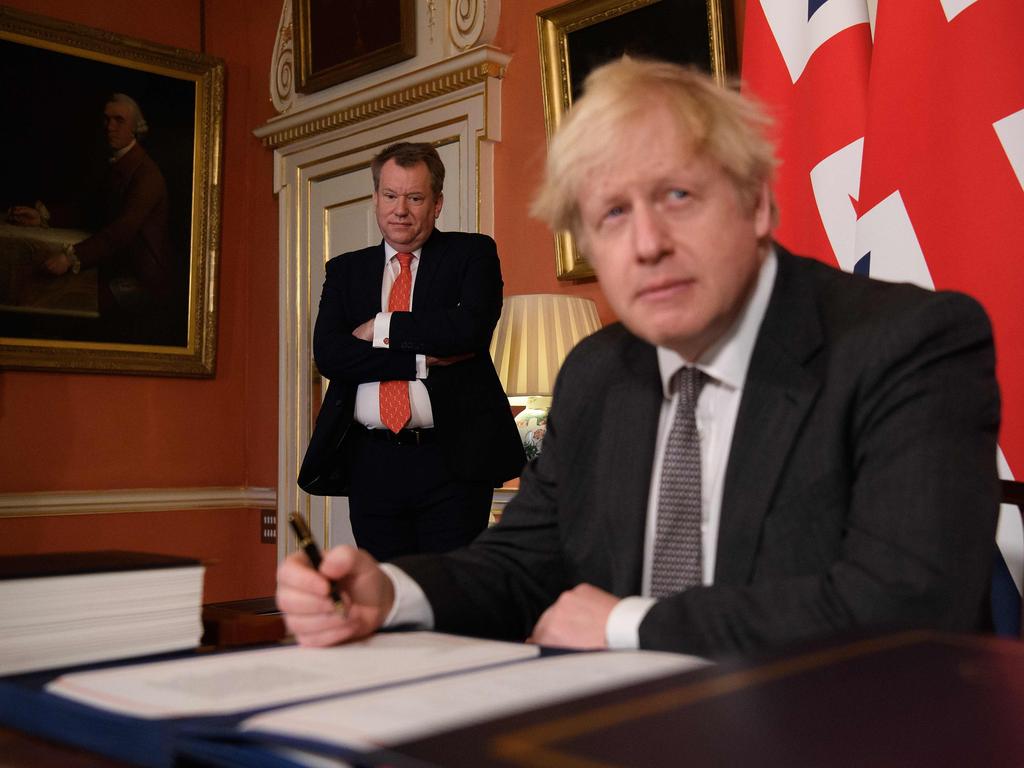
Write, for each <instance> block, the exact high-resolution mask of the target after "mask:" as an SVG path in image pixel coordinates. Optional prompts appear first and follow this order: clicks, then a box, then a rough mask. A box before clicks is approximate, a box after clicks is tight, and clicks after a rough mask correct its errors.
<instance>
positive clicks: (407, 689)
mask: <svg viewBox="0 0 1024 768" xmlns="http://www.w3.org/2000/svg"><path fill="white" fill-rule="evenodd" d="M538 654H539V649H538V648H537V647H536V646H533V645H526V644H522V643H506V642H499V641H494V640H481V639H474V638H467V637H458V636H454V635H445V634H440V633H434V632H400V633H385V634H378V635H374V636H372V637H370V638H368V639H366V640H363V641H360V642H356V643H351V644H348V645H341V646H335V647H331V648H301V647H297V646H276V647H274V648H267V649H259V650H251V651H240V652H236V653H229V654H215V655H211V656H203V657H193V658H188V659H175V660H170V661H163V662H152V663H145V664H134V665H128V666H119V667H116V668H111V669H101V670H93V671H84V672H77V673H70V674H66V675H63V676H61V677H59V678H57V679H56V680H53V681H52V682H50V683H49V684H48V685H47V691H49V692H50V693H53V694H56V695H58V696H63V697H67V698H71V699H74V700H75V701H78V702H80V703H84V704H88V705H91V706H93V707H98V708H100V709H103V710H107V711H110V712H116V713H120V714H122V715H128V716H130V717H132V718H147V719H151V720H155V719H161V718H175V719H177V718H193V717H202V716H216V715H222V716H223V715H228V714H229V713H237V714H239V715H242V714H245V713H252V712H253V710H255V711H256V713H255V714H252V715H251V716H249V717H247V718H245V719H242V720H241V722H240V723H238V724H237V726H236V725H228V726H226V727H224V728H223V729H222V730H223V732H221V733H218V729H217V727H213V728H212V730H211V729H210V728H209V727H203V726H200V727H199V728H198V729H197V730H195V731H194V732H193V733H192V734H189V733H187V732H186V733H185V734H182V736H183V738H184V741H182V742H180V743H179V744H178V745H177V746H178V748H179V749H182V748H184V750H185V752H186V753H188V752H189V751H190V750H198V753H199V754H202V755H207V754H210V752H209V750H213V752H217V749H218V747H217V743H218V740H219V739H220V738H222V737H223V738H227V739H230V740H232V741H234V740H238V739H244V740H245V741H247V742H249V743H251V744H254V745H262V746H263V747H264V748H266V749H269V750H271V751H273V752H274V753H276V754H277V755H278V756H279V757H280V758H281V760H282V762H283V763H284V764H289V765H293V764H302V765H318V764H322V758H324V757H326V758H337V757H338V756H346V755H349V756H350V755H352V754H365V753H367V752H371V751H375V750H377V749H380V748H387V747H391V746H394V745H396V744H400V743H402V742H406V741H409V740H411V739H415V738H419V737H422V736H426V735H431V734H436V733H441V732H444V731H448V730H451V729H454V728H459V727H463V726H466V725H471V724H474V723H479V722H482V721H486V720H490V719H493V718H497V717H501V716H505V715H509V714H513V713H517V712H523V711H528V710H531V709H535V708H538V707H541V706H545V705H548V704H554V703H557V702H562V701H567V700H570V699H574V698H578V697H580V696H583V695H587V694H592V693H597V692H601V691H607V690H611V689H614V688H619V687H622V686H626V685H629V684H632V683H638V682H641V681H644V680H649V679H652V678H658V677H663V676H666V675H671V674H675V673H679V672H684V671H688V670H691V669H695V668H699V667H702V666H704V665H706V664H708V663H709V662H708V661H706V660H705V659H699V658H696V657H693V656H683V655H680V654H673V653H659V652H653V651H598V652H591V653H571V654H561V655H556V656H550V657H545V658H540V659H538V658H535V657H536V656H537V655H538ZM289 705H290V706H289ZM179 722H180V721H179ZM137 727H138V726H137ZM218 759H224V760H227V758H226V757H224V756H223V755H221V756H220V757H218ZM247 759H248V758H246V757H245V755H243V756H242V758H241V763H240V764H242V765H247V764H249V763H248V762H247ZM217 764H221V763H220V762H218V763H217ZM223 764H225V765H228V764H234V763H231V762H230V761H227V762H224V763H223Z"/></svg>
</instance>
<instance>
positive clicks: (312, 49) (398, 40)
mask: <svg viewBox="0 0 1024 768" xmlns="http://www.w3.org/2000/svg"><path fill="white" fill-rule="evenodd" d="M292 18H293V19H295V29H296V33H295V62H296V65H297V66H296V70H297V75H298V77H297V78H296V86H295V87H296V90H297V91H298V92H299V93H314V92H315V91H319V90H322V89H324V88H329V87H330V86H332V85H337V84H338V83H344V82H346V81H348V80H354V79H355V78H357V77H361V76H362V75H366V74H369V73H370V72H375V71H377V70H378V69H382V68H384V67H387V66H390V65H392V64H397V63H398V62H400V61H405V60H406V59H411V58H412V57H413V56H415V55H416V2H415V0H374V1H373V2H372V3H357V2H353V0H292Z"/></svg>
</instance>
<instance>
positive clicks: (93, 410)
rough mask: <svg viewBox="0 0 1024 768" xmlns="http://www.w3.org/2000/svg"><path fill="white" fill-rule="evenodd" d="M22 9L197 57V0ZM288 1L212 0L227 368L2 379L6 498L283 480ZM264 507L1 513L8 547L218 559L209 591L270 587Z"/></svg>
mask: <svg viewBox="0 0 1024 768" xmlns="http://www.w3.org/2000/svg"><path fill="white" fill-rule="evenodd" d="M7 1H8V4H9V5H11V6H13V7H15V8H18V9H20V10H24V11H29V12H32V13H37V14H41V15H45V16H49V17H52V18H57V19H61V20H65V21H70V22H74V23H76V24H83V25H87V26H93V27H99V28H102V29H105V30H108V31H111V32H114V33H117V34H122V35H126V36H130V37H135V38H140V39H143V40H148V41H152V42H156V43H161V44H164V45H170V46H175V47H179V48H184V49H188V50H192V51H199V50H202V49H203V46H204V41H203V40H202V39H200V38H201V30H202V29H203V25H202V24H201V19H200V9H201V8H202V5H201V3H200V2H199V0H160V1H159V2H150V3H144V4H139V3H137V2H128V1H127V0H101V1H99V2H91V3H82V2H80V1H79V0H7ZM280 12H281V3H280V2H279V0H263V1H262V2H246V1H245V0H208V1H207V2H206V3H205V38H206V39H205V51H206V52H207V53H209V54H212V55H214V56H219V57H221V58H223V59H224V60H225V63H226V71H227V78H226V80H227V87H226V93H227V98H226V107H225V114H224V147H223V162H224V166H223V176H222V178H223V198H222V224H221V254H222V255H221V263H220V275H219V289H220V290H219V304H218V308H219V313H220V317H219V322H218V349H217V369H216V376H215V377H213V378H211V379H194V380H193V379H175V378H164V377H148V376H147V377H135V376H106V375H70V374H63V373H34V372H22V371H2V372H0V467H2V468H3V469H2V470H0V493H16V492H29V491H59V490H93V489H121V488H190V487H202V486H234V487H238V486H256V487H273V486H274V485H275V484H276V481H277V477H276V453H277V203H276V200H275V199H274V196H273V194H272V153H271V152H270V151H269V150H266V149H264V148H263V147H262V146H261V145H260V143H259V141H258V140H257V139H256V138H255V137H253V135H252V129H253V128H254V127H255V126H256V125H258V124H260V123H262V122H263V121H265V120H266V119H267V118H268V117H270V116H271V115H272V114H273V109H272V107H271V105H270V103H269V96H268V85H267V83H268V73H269V68H270V56H271V52H272V50H273V45H274V36H275V33H276V31H277V23H278V19H279V16H280ZM258 515H259V512H258V510H209V511H194V512H160V513H137V514H136V513H126V514H113V515H95V516H93V515H86V516H70V517H48V518H41V519H40V518H15V519H10V518H8V519H0V553H11V552H39V551H45V550H55V549H69V548H74V549H99V548H107V547H115V546H116V547H122V548H133V549H149V550H151V551H164V552H170V553H182V554H191V555H193V556H198V557H200V558H203V559H204V560H205V561H207V563H208V570H207V583H206V599H207V600H225V599H235V598H241V597H249V596H257V595H266V594H270V593H271V592H272V590H273V574H274V561H275V557H276V549H275V547H274V546H273V545H269V544H260V543H259V538H258V530H259V523H258Z"/></svg>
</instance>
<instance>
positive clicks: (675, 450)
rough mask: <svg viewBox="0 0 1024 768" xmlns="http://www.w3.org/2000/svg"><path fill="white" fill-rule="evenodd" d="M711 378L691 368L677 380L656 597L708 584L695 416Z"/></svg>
mask: <svg viewBox="0 0 1024 768" xmlns="http://www.w3.org/2000/svg"><path fill="white" fill-rule="evenodd" d="M705 378H706V376H705V375H704V374H703V373H701V371H699V370H697V369H696V368H692V367H690V366H685V367H683V368H680V369H679V370H678V371H676V373H675V375H673V376H672V389H673V391H677V392H679V402H678V404H677V405H676V415H675V419H674V421H673V422H672V429H671V431H670V432H669V435H668V442H667V443H666V445H665V456H664V460H663V462H662V467H661V483H660V485H659V490H658V523H657V530H656V532H655V537H654V561H653V563H652V567H651V596H652V597H666V596H668V595H672V594H675V593H677V592H681V591H683V590H684V589H686V588H688V587H694V586H698V585H699V584H701V583H702V581H703V554H702V546H701V530H700V525H701V495H700V438H699V436H698V435H697V419H696V416H695V413H694V411H695V409H696V407H697V397H698V396H699V395H700V390H701V388H702V387H703V386H704V381H705Z"/></svg>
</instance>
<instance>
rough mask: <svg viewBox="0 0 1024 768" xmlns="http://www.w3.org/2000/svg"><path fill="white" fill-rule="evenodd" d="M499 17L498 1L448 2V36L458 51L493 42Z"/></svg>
mask: <svg viewBox="0 0 1024 768" xmlns="http://www.w3.org/2000/svg"><path fill="white" fill-rule="evenodd" d="M500 16H501V2H500V0H449V3H448V34H449V35H450V37H451V39H452V44H453V45H454V46H455V47H456V48H457V49H458V50H460V51H465V50H466V49H468V48H472V47H474V46H477V45H489V44H490V43H492V42H494V34H495V33H496V32H497V31H498V19H499V17H500Z"/></svg>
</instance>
